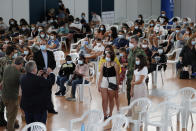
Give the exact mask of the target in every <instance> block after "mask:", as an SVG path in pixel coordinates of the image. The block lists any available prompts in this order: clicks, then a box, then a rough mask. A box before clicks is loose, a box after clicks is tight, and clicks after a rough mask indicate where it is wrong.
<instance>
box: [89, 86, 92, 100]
mask: <svg viewBox="0 0 196 131" xmlns="http://www.w3.org/2000/svg"><path fill="white" fill-rule="evenodd" d="M88 90H89V94H90V101H92V94H91V89H90V86H88Z"/></svg>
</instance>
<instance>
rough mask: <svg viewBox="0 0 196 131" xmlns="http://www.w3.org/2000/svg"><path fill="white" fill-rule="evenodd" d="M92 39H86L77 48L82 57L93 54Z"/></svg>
mask: <svg viewBox="0 0 196 131" xmlns="http://www.w3.org/2000/svg"><path fill="white" fill-rule="evenodd" d="M90 48H91V47H90V39H89V38H88V37H85V38H84V40H82V41H81V42H80V43H79V44H78V46H77V49H76V50H77V52H78V53H79V54H81V55H86V54H89V53H90V52H91V49H90Z"/></svg>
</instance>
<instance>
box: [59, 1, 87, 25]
mask: <svg viewBox="0 0 196 131" xmlns="http://www.w3.org/2000/svg"><path fill="white" fill-rule="evenodd" d="M62 1H63V3H64V5H65V7H66V8H69V10H70V13H71V15H73V16H74V17H75V18H76V17H79V18H81V13H82V12H84V13H85V14H86V19H87V21H88V0H62Z"/></svg>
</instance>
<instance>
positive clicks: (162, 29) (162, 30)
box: [154, 25, 165, 32]
mask: <svg viewBox="0 0 196 131" xmlns="http://www.w3.org/2000/svg"><path fill="white" fill-rule="evenodd" d="M154 31H155V32H164V31H165V29H164V28H163V26H157V25H156V26H155V27H154Z"/></svg>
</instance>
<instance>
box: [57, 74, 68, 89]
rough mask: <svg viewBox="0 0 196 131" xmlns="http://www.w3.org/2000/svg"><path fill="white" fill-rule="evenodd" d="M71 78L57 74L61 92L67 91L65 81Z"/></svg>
mask: <svg viewBox="0 0 196 131" xmlns="http://www.w3.org/2000/svg"><path fill="white" fill-rule="evenodd" d="M68 80H69V77H68V76H64V77H60V76H57V81H56V83H57V85H58V86H60V91H61V92H64V91H66V87H65V86H64V84H65V82H66V81H68Z"/></svg>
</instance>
